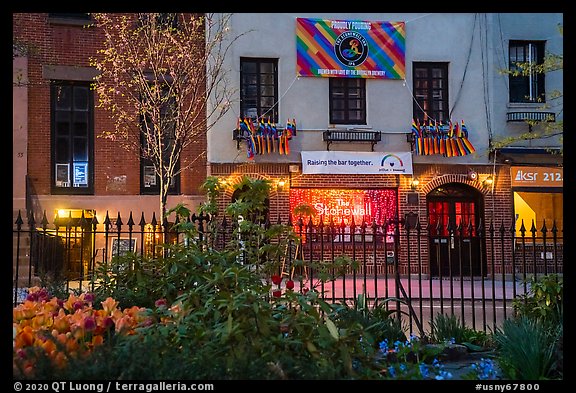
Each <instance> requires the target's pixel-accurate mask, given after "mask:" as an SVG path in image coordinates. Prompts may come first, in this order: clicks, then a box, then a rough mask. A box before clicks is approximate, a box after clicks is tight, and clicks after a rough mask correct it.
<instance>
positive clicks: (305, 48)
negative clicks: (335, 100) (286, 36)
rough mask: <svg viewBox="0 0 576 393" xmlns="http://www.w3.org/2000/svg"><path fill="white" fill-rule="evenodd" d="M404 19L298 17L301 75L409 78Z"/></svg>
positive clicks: (297, 46) (298, 65)
mask: <svg viewBox="0 0 576 393" xmlns="http://www.w3.org/2000/svg"><path fill="white" fill-rule="evenodd" d="M405 52H406V32H405V26H404V22H370V21H359V20H330V19H309V18H296V61H297V66H296V68H297V70H298V71H297V72H298V75H299V76H320V77H340V78H380V79H404V78H405V73H406V69H405Z"/></svg>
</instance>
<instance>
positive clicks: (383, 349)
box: [379, 339, 388, 353]
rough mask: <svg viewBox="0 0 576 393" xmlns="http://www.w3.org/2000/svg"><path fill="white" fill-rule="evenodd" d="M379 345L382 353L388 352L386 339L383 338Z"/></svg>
mask: <svg viewBox="0 0 576 393" xmlns="http://www.w3.org/2000/svg"><path fill="white" fill-rule="evenodd" d="M379 347H380V351H382V352H384V353H386V352H388V339H385V340H384V341H382V342H380V344H379Z"/></svg>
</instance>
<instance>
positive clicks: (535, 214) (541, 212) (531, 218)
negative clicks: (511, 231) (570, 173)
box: [514, 191, 564, 239]
mask: <svg viewBox="0 0 576 393" xmlns="http://www.w3.org/2000/svg"><path fill="white" fill-rule="evenodd" d="M514 213H515V219H516V236H517V237H521V236H522V233H521V232H520V228H521V226H522V223H524V229H525V230H526V232H525V233H524V236H525V237H526V238H532V232H531V229H532V222H534V227H535V228H536V233H535V234H536V238H538V239H540V238H541V237H542V227H543V226H544V222H546V229H547V231H548V232H547V233H546V237H547V238H549V239H552V236H553V234H552V233H551V232H550V230H551V229H552V226H553V224H554V223H556V228H557V229H558V233H557V235H558V237H560V238H561V237H562V233H561V230H562V229H563V228H564V225H563V224H564V222H563V219H562V218H563V214H564V208H563V194H562V193H560V192H554V193H546V192H518V191H516V192H514Z"/></svg>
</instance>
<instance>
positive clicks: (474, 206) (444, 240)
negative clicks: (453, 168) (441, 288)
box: [426, 183, 486, 277]
mask: <svg viewBox="0 0 576 393" xmlns="http://www.w3.org/2000/svg"><path fill="white" fill-rule="evenodd" d="M483 202H484V199H483V196H482V193H480V192H479V191H477V190H476V189H475V188H473V187H470V186H468V185H466V184H461V183H448V184H444V185H442V186H439V187H437V188H435V189H433V190H432V191H430V193H429V194H428V195H427V196H426V204H427V210H428V225H429V226H428V233H429V239H430V240H429V244H430V274H431V275H432V276H440V277H446V276H450V275H451V276H455V277H456V276H460V275H462V276H470V274H472V275H474V276H481V275H485V274H486V257H485V245H484V244H483V238H481V237H479V236H478V232H477V228H478V224H479V223H480V218H481V217H482V216H483V215H484V203H483Z"/></svg>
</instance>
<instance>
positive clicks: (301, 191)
mask: <svg viewBox="0 0 576 393" xmlns="http://www.w3.org/2000/svg"><path fill="white" fill-rule="evenodd" d="M302 205H308V206H310V207H311V208H312V209H311V212H312V214H311V215H309V216H302V215H301V214H297V213H295V210H296V212H298V210H299V209H298V207H300V206H302ZM290 214H291V219H292V222H293V223H295V224H296V223H297V222H298V220H299V219H300V218H302V220H303V223H304V224H305V225H307V224H308V222H309V220H312V223H313V225H314V226H316V225H318V224H319V223H320V221H321V220H322V223H323V224H324V225H325V226H328V225H330V223H331V222H333V223H334V226H335V227H336V228H337V229H338V230H342V229H341V225H342V223H343V224H344V233H345V234H346V235H344V236H339V237H338V239H337V240H336V241H344V242H346V241H351V236H350V235H348V234H349V233H350V230H351V228H350V226H351V225H352V223H354V225H355V226H356V228H355V232H356V233H357V234H361V233H362V228H361V226H362V222H364V223H365V224H366V228H365V230H366V234H369V233H370V232H371V231H372V224H373V223H375V224H376V225H378V227H379V228H378V231H379V232H380V231H381V230H382V228H383V227H384V226H385V227H386V232H387V234H388V236H387V241H391V240H392V237H391V234H393V233H394V229H395V225H394V220H395V218H396V217H397V215H398V193H397V190H396V189H372V190H363V189H317V188H292V189H290ZM296 230H297V231H298V228H296ZM303 230H304V231H306V230H307V228H306V227H304V229H303ZM388 237H390V239H388ZM382 239H383V236H382V237H378V242H380V241H382ZM357 240H358V241H362V239H361V236H360V235H358V239H357ZM366 241H372V240H371V238H369V237H367V238H366Z"/></svg>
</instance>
